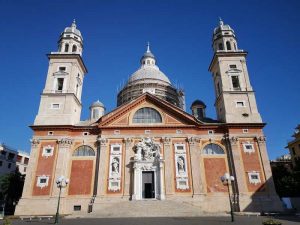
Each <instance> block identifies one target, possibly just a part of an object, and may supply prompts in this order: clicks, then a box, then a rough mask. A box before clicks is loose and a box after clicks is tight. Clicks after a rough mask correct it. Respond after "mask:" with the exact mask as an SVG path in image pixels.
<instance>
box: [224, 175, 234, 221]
mask: <svg viewBox="0 0 300 225" xmlns="http://www.w3.org/2000/svg"><path fill="white" fill-rule="evenodd" d="M221 181H222V183H223V184H224V185H225V186H226V185H227V188H228V196H229V204H230V215H231V222H233V221H234V216H233V206H232V200H231V196H230V188H229V186H230V185H231V182H233V181H234V176H230V175H229V173H225V174H224V175H223V176H222V177H221Z"/></svg>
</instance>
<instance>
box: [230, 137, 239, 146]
mask: <svg viewBox="0 0 300 225" xmlns="http://www.w3.org/2000/svg"><path fill="white" fill-rule="evenodd" d="M238 140H239V139H238V138H237V137H234V136H232V137H230V138H229V141H230V143H231V144H233V145H235V144H236V143H237V142H238Z"/></svg>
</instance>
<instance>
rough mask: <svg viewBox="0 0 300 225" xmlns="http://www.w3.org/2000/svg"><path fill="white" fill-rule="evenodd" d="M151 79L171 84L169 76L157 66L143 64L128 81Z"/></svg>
mask: <svg viewBox="0 0 300 225" xmlns="http://www.w3.org/2000/svg"><path fill="white" fill-rule="evenodd" d="M150 80H153V81H154V82H159V83H160V82H161V83H164V84H169V85H170V84H171V82H170V80H169V78H168V77H167V76H166V75H165V74H164V73H163V72H161V71H160V70H159V68H158V67H157V66H142V67H141V68H140V69H138V70H137V71H136V72H134V73H133V74H132V75H131V76H130V78H129V80H128V83H133V82H145V81H147V82H149V81H150Z"/></svg>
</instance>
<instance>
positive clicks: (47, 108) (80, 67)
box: [34, 20, 87, 125]
mask: <svg viewBox="0 0 300 225" xmlns="http://www.w3.org/2000/svg"><path fill="white" fill-rule="evenodd" d="M82 49H83V39H82V36H81V33H80V31H79V30H78V29H77V27H76V23H75V20H74V21H73V23H72V25H71V26H70V27H66V28H65V30H64V32H62V33H61V35H60V39H59V41H58V52H51V53H50V54H48V55H47V56H48V59H49V68H48V74H47V79H46V84H45V88H44V90H43V92H42V94H41V102H40V107H39V112H38V114H37V116H36V118H35V121H34V125H74V124H76V123H78V122H79V121H80V114H81V108H82V106H81V92H82V84H83V79H84V76H85V74H86V73H87V69H86V67H85V65H84V62H83V60H82V57H81V56H82Z"/></svg>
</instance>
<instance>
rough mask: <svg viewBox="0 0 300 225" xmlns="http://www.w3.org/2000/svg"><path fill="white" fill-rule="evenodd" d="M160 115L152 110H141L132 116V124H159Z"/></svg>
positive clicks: (160, 120) (146, 108)
mask: <svg viewBox="0 0 300 225" xmlns="http://www.w3.org/2000/svg"><path fill="white" fill-rule="evenodd" d="M161 122H162V119H161V115H160V114H159V112H157V110H155V109H153V108H148V107H145V108H141V109H139V110H138V111H136V113H135V114H134V116H133V123H161Z"/></svg>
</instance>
